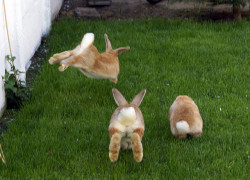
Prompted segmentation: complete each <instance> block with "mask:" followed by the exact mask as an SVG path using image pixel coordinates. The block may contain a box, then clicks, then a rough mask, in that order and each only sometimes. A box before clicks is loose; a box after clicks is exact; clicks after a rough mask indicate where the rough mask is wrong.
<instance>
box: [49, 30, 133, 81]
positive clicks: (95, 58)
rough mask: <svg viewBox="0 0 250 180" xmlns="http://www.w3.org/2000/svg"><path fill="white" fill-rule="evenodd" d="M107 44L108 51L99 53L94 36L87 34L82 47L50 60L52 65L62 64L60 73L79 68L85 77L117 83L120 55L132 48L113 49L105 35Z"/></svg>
mask: <svg viewBox="0 0 250 180" xmlns="http://www.w3.org/2000/svg"><path fill="white" fill-rule="evenodd" d="M104 38H105V42H106V51H105V52H103V53H101V54H100V53H99V52H98V50H97V48H96V47H95V46H94V45H93V42H94V34H93V33H86V34H85V35H84V37H83V39H82V42H81V44H80V45H78V46H77V47H76V48H75V49H73V50H69V51H64V52H61V53H58V54H54V55H53V56H52V57H51V58H50V59H49V63H50V64H56V63H58V62H60V64H61V66H60V67H59V71H64V70H65V69H67V68H68V67H69V66H73V67H76V68H78V69H79V70H80V71H81V72H82V73H83V74H84V75H86V76H87V77H90V78H96V79H109V80H110V81H111V82H113V83H117V76H118V74H119V60H118V57H117V56H118V55H119V54H121V53H122V52H124V51H127V50H129V49H130V47H121V48H118V49H114V50H113V49H112V46H111V43H110V41H109V39H108V36H107V35H106V34H104Z"/></svg>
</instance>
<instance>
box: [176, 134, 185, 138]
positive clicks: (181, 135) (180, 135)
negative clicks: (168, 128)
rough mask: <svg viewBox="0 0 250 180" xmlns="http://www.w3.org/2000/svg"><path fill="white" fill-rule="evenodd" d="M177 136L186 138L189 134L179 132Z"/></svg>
mask: <svg viewBox="0 0 250 180" xmlns="http://www.w3.org/2000/svg"><path fill="white" fill-rule="evenodd" d="M177 137H178V138H179V139H185V138H186V137H187V134H178V135H177Z"/></svg>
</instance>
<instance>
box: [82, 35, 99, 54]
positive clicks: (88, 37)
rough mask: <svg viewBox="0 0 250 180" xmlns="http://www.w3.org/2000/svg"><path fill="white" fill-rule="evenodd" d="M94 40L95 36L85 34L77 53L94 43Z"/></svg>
mask: <svg viewBox="0 0 250 180" xmlns="http://www.w3.org/2000/svg"><path fill="white" fill-rule="evenodd" d="M94 39H95V35H94V34H93V33H86V34H85V35H84V36H83V38H82V42H81V47H80V50H79V53H81V52H83V50H84V49H86V48H87V47H88V46H89V45H91V44H92V43H93V42H94Z"/></svg>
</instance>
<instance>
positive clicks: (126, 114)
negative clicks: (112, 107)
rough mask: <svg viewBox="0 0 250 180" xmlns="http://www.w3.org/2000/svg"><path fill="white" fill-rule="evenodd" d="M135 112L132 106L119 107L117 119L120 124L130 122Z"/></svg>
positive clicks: (133, 119) (134, 117)
mask: <svg viewBox="0 0 250 180" xmlns="http://www.w3.org/2000/svg"><path fill="white" fill-rule="evenodd" d="M135 119H136V114H135V109H134V108H133V107H128V108H123V109H121V111H120V113H119V115H118V121H120V123H122V124H124V125H125V124H127V125H129V124H131V123H133V122H134V121H135Z"/></svg>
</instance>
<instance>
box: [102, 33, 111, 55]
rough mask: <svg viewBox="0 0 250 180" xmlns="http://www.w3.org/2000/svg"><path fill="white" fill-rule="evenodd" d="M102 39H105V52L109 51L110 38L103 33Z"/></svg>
mask: <svg viewBox="0 0 250 180" xmlns="http://www.w3.org/2000/svg"><path fill="white" fill-rule="evenodd" d="M104 39H105V43H106V52H107V51H110V50H111V49H112V46H111V43H110V40H109V38H108V35H107V34H104Z"/></svg>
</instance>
